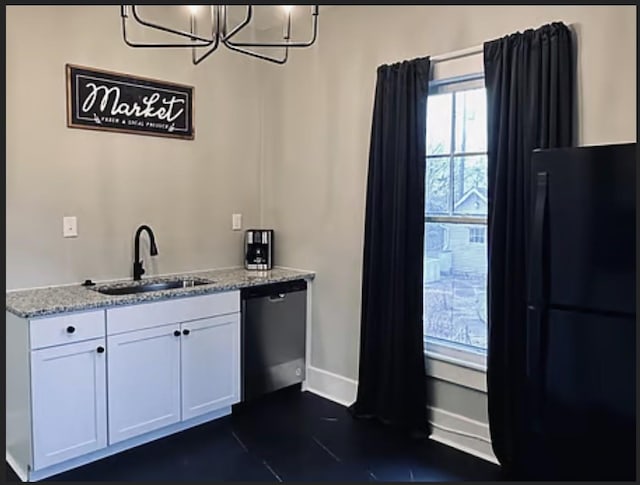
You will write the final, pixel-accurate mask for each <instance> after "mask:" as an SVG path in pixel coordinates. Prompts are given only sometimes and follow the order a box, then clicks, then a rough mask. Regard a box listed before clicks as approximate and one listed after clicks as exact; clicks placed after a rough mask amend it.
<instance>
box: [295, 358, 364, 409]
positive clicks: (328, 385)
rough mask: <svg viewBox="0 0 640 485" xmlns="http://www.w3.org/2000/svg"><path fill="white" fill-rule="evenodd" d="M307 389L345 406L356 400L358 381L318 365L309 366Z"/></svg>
mask: <svg viewBox="0 0 640 485" xmlns="http://www.w3.org/2000/svg"><path fill="white" fill-rule="evenodd" d="M306 388H307V391H309V392H312V393H313V394H317V395H318V396H320V397H324V398H325V399H329V400H330V401H333V402H336V403H338V404H341V405H343V406H345V407H346V406H350V405H351V404H352V403H353V402H354V401H355V400H356V393H357V391H358V382H357V381H354V380H353V379H348V378H346V377H343V376H341V375H338V374H334V373H333V372H329V371H326V370H323V369H318V368H317V367H311V366H310V367H307V382H306Z"/></svg>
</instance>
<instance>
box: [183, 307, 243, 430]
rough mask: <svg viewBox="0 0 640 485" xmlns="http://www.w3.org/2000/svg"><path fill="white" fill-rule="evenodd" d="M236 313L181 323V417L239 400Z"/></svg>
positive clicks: (238, 324)
mask: <svg viewBox="0 0 640 485" xmlns="http://www.w3.org/2000/svg"><path fill="white" fill-rule="evenodd" d="M239 315H240V314H239V313H233V314H230V315H224V316H220V317H214V318H206V319H203V320H197V321H194V322H187V323H183V324H182V419H189V418H193V417H195V416H199V415H201V414H205V413H208V412H210V411H214V410H216V409H220V408H223V407H226V406H231V405H232V404H235V403H237V402H238V401H239V400H240V317H239Z"/></svg>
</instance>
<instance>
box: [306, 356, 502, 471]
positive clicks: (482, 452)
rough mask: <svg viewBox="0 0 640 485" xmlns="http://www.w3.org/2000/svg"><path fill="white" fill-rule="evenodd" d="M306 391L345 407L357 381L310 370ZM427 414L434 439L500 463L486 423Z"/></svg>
mask: <svg viewBox="0 0 640 485" xmlns="http://www.w3.org/2000/svg"><path fill="white" fill-rule="evenodd" d="M306 390H307V391H309V392H311V393H313V394H317V395H318V396H320V397H323V398H325V399H328V400H330V401H333V402H335V403H338V404H341V405H342V406H345V407H346V406H350V405H351V404H352V403H353V402H354V401H355V400H356V394H357V390H358V381H354V380H353V379H348V378H346V377H343V376H341V375H338V374H334V373H333V372H329V371H326V370H323V369H318V368H317V367H308V368H307V380H306ZM428 412H429V421H430V423H431V425H432V427H433V431H432V433H431V439H432V440H434V441H438V442H439V443H442V444H444V445H447V446H451V447H453V448H456V449H458V450H460V451H463V452H465V453H469V454H471V455H474V456H477V457H478V458H482V459H484V460H487V461H490V462H492V463H496V464H498V460H497V459H496V457H495V455H494V454H493V449H492V448H491V436H490V434H489V425H488V424H487V423H483V422H481V421H476V420H473V419H470V418H467V417H465V416H462V415H459V414H455V413H452V412H449V411H446V410H444V409H439V408H435V407H429V411H428Z"/></svg>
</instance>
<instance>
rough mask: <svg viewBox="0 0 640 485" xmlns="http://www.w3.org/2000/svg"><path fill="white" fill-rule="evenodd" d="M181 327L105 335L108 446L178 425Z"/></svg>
mask: <svg viewBox="0 0 640 485" xmlns="http://www.w3.org/2000/svg"><path fill="white" fill-rule="evenodd" d="M179 328H180V327H179V325H163V326H160V327H155V328H150V329H146V330H138V331H135V332H128V333H123V334H119V335H110V336H108V337H107V344H108V346H109V361H108V369H109V372H108V383H109V444H113V443H117V442H119V441H122V440H126V439H128V438H132V437H134V436H138V435H141V434H143V433H147V432H149V431H153V430H156V429H159V428H162V427H164V426H167V425H170V424H173V423H176V422H178V421H180V332H179ZM175 334H177V335H175Z"/></svg>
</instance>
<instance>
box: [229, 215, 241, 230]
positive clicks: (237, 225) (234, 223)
mask: <svg viewBox="0 0 640 485" xmlns="http://www.w3.org/2000/svg"><path fill="white" fill-rule="evenodd" d="M231 229H232V230H234V231H239V230H240V229H242V214H233V215H232V216H231Z"/></svg>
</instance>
